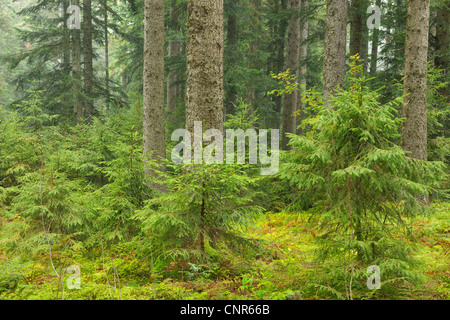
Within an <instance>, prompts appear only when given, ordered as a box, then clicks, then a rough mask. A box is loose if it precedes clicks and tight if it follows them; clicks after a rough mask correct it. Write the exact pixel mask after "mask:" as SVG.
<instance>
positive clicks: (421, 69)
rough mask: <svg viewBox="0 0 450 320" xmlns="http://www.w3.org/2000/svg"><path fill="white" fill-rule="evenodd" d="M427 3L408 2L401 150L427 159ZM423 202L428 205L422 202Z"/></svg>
mask: <svg viewBox="0 0 450 320" xmlns="http://www.w3.org/2000/svg"><path fill="white" fill-rule="evenodd" d="M429 16H430V0H409V1H408V7H407V18H406V39H405V71H404V76H405V79H404V84H403V94H404V95H405V96H406V97H405V100H404V102H405V103H404V106H403V118H405V121H404V122H403V125H402V147H403V149H404V150H405V151H408V152H410V153H409V156H410V157H411V158H415V159H420V160H427V53H428V31H429ZM425 202H427V201H426V200H425Z"/></svg>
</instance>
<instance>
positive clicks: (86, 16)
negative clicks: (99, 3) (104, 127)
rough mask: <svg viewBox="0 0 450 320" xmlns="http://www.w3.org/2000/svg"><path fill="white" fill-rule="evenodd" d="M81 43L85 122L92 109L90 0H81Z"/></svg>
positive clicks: (92, 77) (92, 70)
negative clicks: (82, 47) (82, 45)
mask: <svg viewBox="0 0 450 320" xmlns="http://www.w3.org/2000/svg"><path fill="white" fill-rule="evenodd" d="M83 44H84V57H83V64H84V69H83V70H84V94H85V95H86V98H85V101H84V115H83V117H84V118H85V119H86V120H87V122H88V123H89V122H91V116H92V114H93V111H94V100H93V81H94V69H93V66H92V59H93V57H92V56H93V47H92V6H91V0H83Z"/></svg>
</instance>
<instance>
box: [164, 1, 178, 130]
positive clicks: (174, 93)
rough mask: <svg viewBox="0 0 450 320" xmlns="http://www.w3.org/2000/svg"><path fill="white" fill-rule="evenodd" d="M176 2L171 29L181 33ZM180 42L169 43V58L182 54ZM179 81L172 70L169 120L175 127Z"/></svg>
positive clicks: (168, 100) (172, 6) (172, 3)
mask: <svg viewBox="0 0 450 320" xmlns="http://www.w3.org/2000/svg"><path fill="white" fill-rule="evenodd" d="M176 3H177V1H176V0H171V2H170V6H171V8H170V28H171V29H172V30H173V31H175V32H177V33H178V32H179V22H178V10H177V8H176ZM180 49H181V46H180V42H179V41H178V39H172V40H171V41H170V42H169V57H176V56H177V55H179V54H180ZM178 81H179V79H178V76H177V74H176V71H175V70H174V68H172V70H170V72H169V74H168V76H167V113H168V116H167V120H168V123H169V124H170V125H171V126H175V124H176V117H175V112H176V109H177V98H178V96H179V91H180V85H179V84H178V83H177V82H178Z"/></svg>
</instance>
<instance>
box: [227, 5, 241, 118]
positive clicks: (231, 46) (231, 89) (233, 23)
mask: <svg viewBox="0 0 450 320" xmlns="http://www.w3.org/2000/svg"><path fill="white" fill-rule="evenodd" d="M230 2H231V3H230V6H231V10H230V12H229V13H228V18H227V42H226V48H225V50H227V54H226V57H227V58H228V59H227V62H228V64H227V68H228V70H233V69H234V68H235V65H236V62H237V60H238V57H237V52H238V51H237V48H236V44H237V43H238V29H237V23H238V19H237V14H236V11H237V7H238V4H239V0H230ZM227 88H228V90H226V93H225V112H226V114H227V115H228V114H234V112H235V107H234V105H235V104H237V102H238V92H237V89H236V79H235V78H234V77H233V75H229V76H228V79H227Z"/></svg>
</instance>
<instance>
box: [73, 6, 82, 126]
mask: <svg viewBox="0 0 450 320" xmlns="http://www.w3.org/2000/svg"><path fill="white" fill-rule="evenodd" d="M72 3H73V5H75V6H79V5H80V1H79V0H73V2H72ZM72 78H73V84H72V91H73V113H74V114H75V121H76V123H80V121H81V119H82V117H83V100H82V98H81V95H80V93H81V90H82V88H81V33H80V30H79V29H72Z"/></svg>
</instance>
